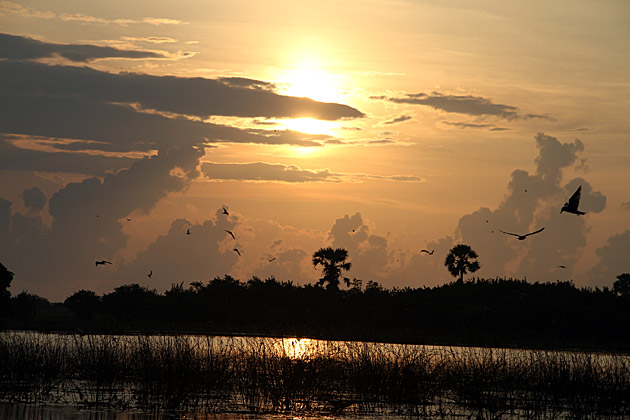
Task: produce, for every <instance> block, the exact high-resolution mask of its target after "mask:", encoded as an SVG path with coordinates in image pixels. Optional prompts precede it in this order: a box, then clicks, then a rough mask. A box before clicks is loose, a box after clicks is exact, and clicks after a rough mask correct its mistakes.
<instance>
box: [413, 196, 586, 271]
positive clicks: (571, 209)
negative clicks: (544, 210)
mask: <svg viewBox="0 0 630 420" xmlns="http://www.w3.org/2000/svg"><path fill="white" fill-rule="evenodd" d="M525 192H527V190H525ZM581 197H582V186H581V185H580V186H579V187H578V189H577V190H576V191H575V192H574V193H573V195H572V196H571V198H569V201H567V202H566V203H564V206H562V209H561V210H560V214H562V213H563V212H567V213H572V214H576V215H578V216H581V215H583V214H586V213H585V212H583V211H580V210H579V209H578V207H579V205H580V198H581ZM486 222H488V221H487V220H486ZM543 230H545V227H544V226H543V227H541V228H540V229H538V230H535V231H533V232H529V233H526V234H523V235H521V234H520V233H512V232H506V231H504V230H501V229H499V232H501V233H505V234H506V235H511V236H516V237H517V238H518V240H519V241H524V240H525V239H527V237H528V236H531V235H535V234H537V233H540V232H542V231H543ZM493 232H494V231H493ZM420 252H425V253H427V254H429V255H433V252H435V250H434V249H432V250H431V251H429V250H427V249H422V250H420ZM556 267H558V268H567V267H566V266H565V265H557V266H556Z"/></svg>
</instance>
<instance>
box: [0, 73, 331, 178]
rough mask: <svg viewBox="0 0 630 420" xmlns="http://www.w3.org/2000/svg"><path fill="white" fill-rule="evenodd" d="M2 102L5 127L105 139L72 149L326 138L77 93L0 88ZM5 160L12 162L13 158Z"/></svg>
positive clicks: (314, 142)
mask: <svg viewBox="0 0 630 420" xmlns="http://www.w3.org/2000/svg"><path fill="white" fill-rule="evenodd" d="M0 67H2V64H1V63H0ZM0 84H2V83H1V82H0ZM0 107H2V109H4V110H5V112H2V113H0V126H1V127H2V128H3V130H5V132H8V133H16V134H24V135H30V136H43V137H49V138H59V139H75V140H92V141H96V142H101V143H105V144H99V143H76V144H75V145H73V146H72V147H74V148H75V149H76V150H104V151H107V150H109V149H110V148H109V147H108V146H107V145H106V144H107V143H109V144H114V145H117V147H116V148H115V150H127V151H146V150H152V149H157V148H161V147H170V146H172V145H176V144H196V145H199V144H204V143H220V142H222V143H225V142H232V143H257V144H291V145H296V146H321V143H319V141H318V140H320V139H324V138H326V136H316V135H307V134H303V133H299V132H295V131H289V130H283V131H268V130H254V129H247V130H241V129H239V128H235V127H229V126H225V125H219V124H211V123H204V122H201V121H195V120H191V119H187V118H168V117H166V116H163V115H160V114H156V113H145V112H137V111H136V110H134V109H133V108H132V107H129V106H125V105H118V104H111V103H99V102H93V101H87V100H81V99H77V98H76V97H62V96H59V97H53V96H47V95H41V96H40V95H35V94H33V95H19V94H0ZM77 121H81V124H77V123H76V122H77ZM63 143H64V144H65V143H67V142H65V141H64V142H63ZM80 146H85V147H83V148H81V147H80ZM60 147H68V146H60ZM8 164H9V167H11V166H10V165H11V162H8Z"/></svg>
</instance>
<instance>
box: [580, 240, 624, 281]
mask: <svg viewBox="0 0 630 420" xmlns="http://www.w3.org/2000/svg"><path fill="white" fill-rule="evenodd" d="M628 249H630V230H626V231H624V232H622V233H618V234H615V235H612V236H610V237H609V238H608V240H607V241H606V244H605V245H604V246H602V247H600V248H598V249H597V250H596V251H595V253H596V254H597V256H598V257H599V262H598V263H597V264H596V265H595V266H594V267H593V268H591V269H590V270H589V271H588V273H587V278H588V279H589V281H590V282H591V284H592V285H599V286H608V287H611V286H612V284H613V283H614V282H615V280H616V277H617V276H618V275H619V274H623V273H630V259H629V258H628Z"/></svg>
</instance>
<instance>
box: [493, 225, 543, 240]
mask: <svg viewBox="0 0 630 420" xmlns="http://www.w3.org/2000/svg"><path fill="white" fill-rule="evenodd" d="M543 230H545V228H544V227H541V228H540V229H538V230H537V231H535V232H530V233H526V234H525V235H519V234H518V233H510V232H504V231H502V230H501V229H499V232H503V233H505V234H506V235H512V236H516V237H518V240H519V241H522V240H524V239H526V238H527V237H528V236H529V235H533V234H535V233H538V232H542V231H543Z"/></svg>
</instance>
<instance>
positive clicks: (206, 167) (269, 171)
mask: <svg viewBox="0 0 630 420" xmlns="http://www.w3.org/2000/svg"><path fill="white" fill-rule="evenodd" d="M201 171H202V172H203V173H204V175H206V176H207V177H208V178H210V179H213V180H214V179H230V180H240V181H282V182H291V183H293V182H341V176H342V175H341V174H336V173H332V172H330V170H329V169H321V170H315V171H312V170H308V169H301V168H299V167H298V166H295V165H281V164H272V163H265V162H253V163H212V162H204V163H203V164H202V165H201Z"/></svg>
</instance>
